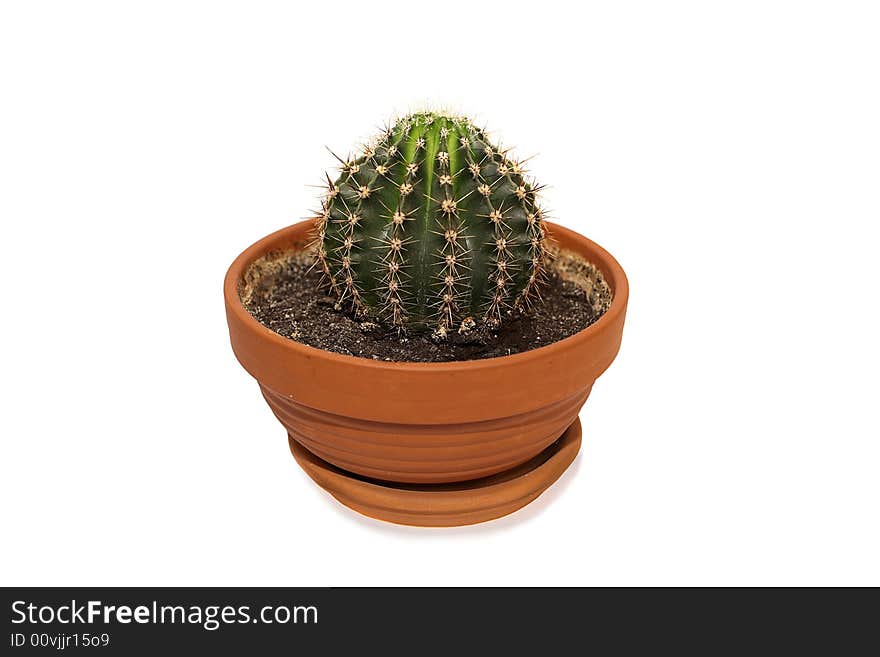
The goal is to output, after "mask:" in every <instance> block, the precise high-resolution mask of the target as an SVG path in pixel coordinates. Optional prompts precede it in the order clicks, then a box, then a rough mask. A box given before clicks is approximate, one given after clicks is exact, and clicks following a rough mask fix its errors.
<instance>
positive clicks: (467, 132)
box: [316, 112, 548, 337]
mask: <svg viewBox="0 0 880 657" xmlns="http://www.w3.org/2000/svg"><path fill="white" fill-rule="evenodd" d="M508 152H509V151H507V150H502V149H500V148H498V147H496V146H493V145H492V144H490V143H489V141H488V140H487V138H486V135H485V133H484V131H483V130H481V129H479V128H477V127H475V126H474V125H473V124H472V123H471V122H470V121H469V120H467V119H465V118H462V117H457V116H449V115H445V114H439V113H433V112H423V113H417V114H412V115H410V116H407V117H405V118H403V119H401V120H399V121H398V122H397V123H396V124H395V125H394V126H393V127H392V128H390V129H386V130H385V131H384V132H383V133H382V134H380V135H379V136H378V138H376V139H375V140H374V141H373V142H372V143H370V144H369V145H368V146H367V147H365V148H364V150H363V152H362V153H361V154H360V156H359V157H357V158H355V159H349V160H347V161H343V160H341V159H340V162H341V163H342V167H341V175H340V176H339V178H338V179H337V180H336V181H335V182H332V181H331V179H330V177H329V176H328V177H327V182H328V185H329V188H328V191H327V194H326V196H325V197H324V199H323V201H322V212H321V218H320V219H319V221H318V225H317V240H316V241H317V249H316V253H317V263H318V265H319V266H320V267H321V268H322V269H323V271H324V274H325V275H326V278H327V280H328V283H329V286H330V289H331V290H332V292H333V293H334V294H335V295H336V298H337V299H338V302H339V305H340V306H346V307H348V308H350V309H352V310H353V311H354V312H355V314H356V315H357V316H359V317H365V318H370V319H375V320H376V321H378V322H381V323H384V324H386V325H388V324H390V325H393V326H397V327H402V328H407V329H410V330H413V331H422V330H434V332H435V335H438V336H440V337H445V336H446V335H447V333H448V331H450V330H453V329H456V328H457V329H459V330H467V329H468V328H472V327H474V326H475V322H476V321H485V322H487V323H489V324H490V325H492V326H497V325H499V324H500V323H501V321H502V320H503V318H504V316H505V315H506V314H507V311H509V310H513V309H516V308H524V309H527V308H528V306H529V305H530V304H531V302H532V300H533V299H534V298H535V297H536V295H537V293H538V292H537V290H538V287H539V285H540V284H541V282H542V278H543V276H544V271H545V264H546V260H547V255H548V251H547V247H546V243H545V236H544V229H543V226H542V212H541V209H540V208H539V207H538V204H537V201H536V194H537V192H538V191H539V188H538V187H537V186H536V185H534V184H533V183H532V182H530V181H527V180H526V179H525V178H524V173H523V171H522V168H521V163H519V162H517V161H515V160H509V159H508V158H507V153H508Z"/></svg>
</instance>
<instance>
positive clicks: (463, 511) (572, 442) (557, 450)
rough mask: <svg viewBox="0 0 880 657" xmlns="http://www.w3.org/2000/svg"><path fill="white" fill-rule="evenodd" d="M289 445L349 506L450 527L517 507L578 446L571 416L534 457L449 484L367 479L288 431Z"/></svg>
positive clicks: (404, 521)
mask: <svg viewBox="0 0 880 657" xmlns="http://www.w3.org/2000/svg"><path fill="white" fill-rule="evenodd" d="M288 440H289V443H290V451H291V452H292V453H293V456H294V458H295V459H296V461H297V463H299V465H300V467H302V469H303V470H305V471H306V474H308V475H309V477H311V478H312V479H313V480H314V481H315V483H317V484H318V485H319V486H321V487H322V488H323V489H324V490H326V491H327V492H328V493H330V494H331V495H333V497H335V498H336V499H337V500H339V501H340V502H341V503H342V504H344V505H345V506H347V507H349V508H352V509H354V510H355V511H357V512H359V513H362V514H364V515H365V516H369V517H371V518H376V519H378V520H385V521H387V522H394V523H398V524H401V525H416V526H420V527H455V526H460V525H472V524H476V523H479V522H485V521H487V520H494V519H495V518H500V517H502V516H506V515H507V514H509V513H513V512H514V511H516V510H518V509H521V508H522V507H524V506H526V505H527V504H528V503H529V502H532V501H533V500H535V499H536V498H537V497H538V496H539V495H540V494H541V493H543V492H544V491H545V490H547V489H548V488H549V487H550V486H551V485H552V484H553V483H554V482H555V481H556V480H557V479H559V477H560V476H561V475H562V473H563V472H565V469H566V468H567V467H568V466H569V465H570V464H571V462H572V461H574V458H575V456H577V453H578V450H579V449H580V447H581V422H580V420H579V419H575V421H574V422H573V423H572V425H571V426H569V427H568V429H566V430H565V432H564V433H563V434H562V435H561V436H560V437H559V439H558V440H556V442H554V443H553V444H552V445H550V446H549V447H547V448H546V449H545V450H544V451H543V452H541V453H540V454H538V455H537V456H535V457H534V458H532V459H530V460H529V461H526V462H525V463H523V464H522V465H519V466H517V467H515V468H511V469H510V470H506V471H505V472H501V473H499V474H496V475H492V476H491V477H484V478H482V479H473V480H470V481H464V482H459V483H449V484H401V483H394V482H385V481H378V480H375V479H367V478H366V477H361V476H359V475H355V474H352V473H350V472H346V471H345V470H341V469H339V468H337V467H336V466H334V465H331V464H330V463H328V462H327V461H324V460H323V459H320V458H318V457H317V456H315V455H314V454H312V453H311V452H310V451H309V450H307V449H306V448H305V447H303V446H302V445H301V444H299V443H298V442H297V441H296V440H294V438H293V437H292V436H290V435H289V434H288Z"/></svg>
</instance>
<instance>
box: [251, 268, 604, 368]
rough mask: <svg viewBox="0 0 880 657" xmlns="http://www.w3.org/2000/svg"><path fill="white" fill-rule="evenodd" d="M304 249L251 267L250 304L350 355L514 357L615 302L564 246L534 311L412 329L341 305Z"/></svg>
mask: <svg viewBox="0 0 880 657" xmlns="http://www.w3.org/2000/svg"><path fill="white" fill-rule="evenodd" d="M311 264H312V257H311V255H309V254H307V253H303V252H294V251H289V252H284V253H273V254H269V255H267V256H266V257H264V258H261V259H260V260H258V261H257V262H255V263H254V264H253V265H251V267H250V269H249V270H248V272H247V274H246V276H245V281H244V282H243V284H242V288H241V298H242V302H243V303H244V305H245V307H246V308H247V309H248V311H249V312H250V313H251V315H253V316H254V317H255V318H256V319H257V320H258V321H259V322H260V323H261V324H263V325H264V326H267V327H268V328H270V329H272V330H273V331H275V332H276V333H278V334H279V335H282V336H284V337H286V338H290V339H292V340H296V341H298V342H302V343H303V344H307V345H309V346H312V347H317V348H318V349H324V350H326V351H333V352H336V353H339V354H346V355H348V356H359V357H361V358H372V359H375V360H387V361H397V362H435V363H436V362H445V361H455V360H475V359H480V358H493V357H496V356H508V355H510V354H515V353H519V352H522V351H528V350H530V349H536V348H537V347H543V346H546V345H548V344H552V343H553V342H557V341H559V340H562V339H563V338H567V337H569V336H571V335H574V334H575V333H577V332H578V331H581V330H583V329H585V328H587V327H588V326H589V325H590V324H592V323H594V322H595V321H596V320H597V319H599V317H601V316H602V314H603V313H604V312H605V311H606V310H607V309H608V307H609V306H610V305H611V289H610V288H609V287H608V284H607V283H606V282H605V279H604V277H603V276H602V274H601V273H600V272H599V271H598V270H597V269H596V268H595V267H594V266H593V265H592V264H590V263H588V262H586V261H584V260H583V259H581V258H580V257H578V256H576V255H574V254H572V253H569V252H566V251H562V252H559V253H558V254H557V257H556V259H555V260H554V261H553V263H552V264H551V265H550V268H549V272H548V273H549V276H548V282H547V285H546V286H545V287H544V288H542V289H541V297H542V299H543V300H542V301H538V302H537V303H535V304H533V307H532V310H531V312H529V313H527V314H526V313H523V312H520V311H512V312H510V313H509V314H508V316H507V317H506V318H504V321H503V323H502V325H501V326H500V327H499V328H497V329H490V328H489V327H488V326H485V325H481V324H480V323H477V326H476V328H474V329H472V330H471V331H469V332H467V333H464V334H462V333H459V332H456V331H451V332H450V333H449V335H448V337H447V338H446V340H445V341H437V340H435V339H433V338H432V337H431V334H430V333H426V334H418V335H407V334H405V333H403V334H402V333H399V332H398V330H397V329H395V328H386V327H383V326H379V325H377V324H374V323H372V322H368V321H363V320H357V319H354V318H352V317H351V316H350V315H348V314H346V313H345V312H343V311H341V310H337V309H336V308H335V305H336V300H335V299H334V298H333V297H330V296H328V295H327V294H326V290H325V289H324V287H323V286H322V284H321V274H320V272H319V271H318V270H317V269H311Z"/></svg>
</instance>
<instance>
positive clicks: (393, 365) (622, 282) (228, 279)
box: [223, 219, 629, 373]
mask: <svg viewBox="0 0 880 657" xmlns="http://www.w3.org/2000/svg"><path fill="white" fill-rule="evenodd" d="M306 223H309V224H313V223H314V219H306V220H305V221H299V222H297V223H295V224H292V225H290V226H286V227H284V228H281V229H280V230H276V231H274V232H272V233H270V234H269V235H266V236H265V237H263V238H261V239H259V240H257V241H256V242H254V243H253V244H251V245H250V246H249V247H248V248H247V249H245V250H244V251H242V252H241V253H240V254H239V255H238V257H237V258H236V259H235V260H234V261H233V262H232V264H231V265H230V266H229V269H228V270H227V271H226V276H225V277H224V280H223V295H224V297H225V298H226V307H227V310H228V311H230V312H232V313H234V314H235V316H236V317H237V318H238V319H239V320H240V321H242V322H244V323H245V324H247V325H249V327H251V328H252V330H255V331H257V333H258V334H259V335H260V336H261V337H262V338H263V339H265V340H268V341H270V342H272V343H274V344H275V345H277V346H278V347H280V348H282V349H287V350H290V351H292V352H294V353H298V354H301V355H303V356H306V357H312V358H322V359H326V360H330V361H335V362H338V363H340V364H349V365H357V366H359V367H364V368H367V369H372V370H380V371H386V372H422V373H424V372H449V371H462V370H466V371H479V370H487V369H494V368H498V367H505V366H507V365H509V364H513V363H519V362H525V361H527V360H531V359H535V358H544V357H547V356H551V355H553V354H556V353H558V352H561V351H565V350H567V349H570V348H571V347H574V346H576V345H577V344H578V343H579V342H582V341H585V340H588V339H589V336H590V335H591V334H593V333H596V332H598V331H601V330H602V329H603V328H604V326H605V325H606V324H610V323H611V322H613V321H614V320H615V319H616V318H617V317H618V316H619V315H620V314H621V313H623V312H624V311H625V309H626V307H627V302H628V300H629V283H628V281H627V278H626V274H625V273H624V271H623V267H621V266H620V263H618V262H617V260H616V259H615V258H614V256H612V255H611V254H610V253H609V252H608V251H606V250H605V249H603V248H602V247H601V246H599V245H598V244H596V243H595V242H593V241H592V240H591V239H589V238H587V237H584V236H583V235H581V234H580V233H578V232H576V231H573V230H571V229H569V228H565V227H564V226H560V225H559V224H555V223H552V222H549V221H545V222H544V225H545V227H546V228H547V232H548V235H549V237H550V238H551V239H552V238H553V237H554V236H555V235H560V234H564V235H566V237H568V238H569V239H570V240H571V241H578V242H586V243H587V246H588V247H589V250H590V251H591V252H592V253H594V254H596V255H598V256H599V257H598V260H599V261H598V262H592V264H594V265H596V266H597V267H598V268H599V270H600V271H601V272H602V274H603V275H604V276H605V279H606V280H607V281H608V283H609V285H610V287H611V290H612V293H613V295H614V296H613V298H612V300H611V306H609V308H608V310H606V311H605V313H604V314H603V315H602V316H601V317H600V318H599V319H598V320H596V322H594V323H593V324H591V325H590V326H588V327H587V328H585V329H582V330H580V331H578V332H577V333H575V334H574V335H570V336H569V337H567V338H563V339H562V340H557V341H556V342H553V343H551V344H548V345H543V346H541V347H535V348H534V349H529V350H528V351H523V352H520V353H517V354H510V355H509V356H494V357H492V358H479V359H474V360H455V361H447V362H442V363H417V362H408V361H403V362H400V361H384V360H373V359H371V358H362V357H360V356H347V355H345V354H338V353H335V352H332V351H326V350H324V349H319V348H317V347H312V346H310V345H306V344H303V343H301V342H297V341H296V340H292V339H290V338H286V337H284V336H282V335H279V334H278V333H276V332H275V331H273V330H272V329H270V328H268V327H267V326H264V325H263V324H261V323H260V322H259V321H257V319H256V318H255V317H254V316H253V315H251V314H250V313H249V312H248V311H247V308H245V307H244V304H243V303H242V301H241V297H240V296H239V292H238V284H239V281H240V280H241V279H242V277H243V275H244V273H245V272H246V271H247V268H248V267H249V266H250V265H251V264H252V263H253V262H255V261H256V260H257V259H259V258H260V257H262V256H264V255H265V254H266V253H268V252H269V251H271V250H272V249H270V248H268V245H269V244H270V243H272V242H274V241H276V240H277V239H278V238H279V237H280V236H282V235H284V234H286V233H288V232H292V231H294V230H295V229H296V228H298V227H300V226H302V225H303V224H306Z"/></svg>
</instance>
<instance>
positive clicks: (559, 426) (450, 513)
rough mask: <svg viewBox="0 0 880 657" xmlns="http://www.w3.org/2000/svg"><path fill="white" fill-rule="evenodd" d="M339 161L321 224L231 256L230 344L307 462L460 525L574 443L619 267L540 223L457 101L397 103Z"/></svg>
mask: <svg viewBox="0 0 880 657" xmlns="http://www.w3.org/2000/svg"><path fill="white" fill-rule="evenodd" d="M340 164H341V167H340V174H339V175H338V177H337V178H336V179H333V178H330V177H328V178H327V183H328V184H327V189H326V194H325V196H324V197H323V199H322V207H321V210H320V212H318V213H317V214H318V216H317V217H316V218H315V219H314V220H312V221H306V222H302V223H299V224H296V225H294V226H291V227H289V228H285V229H283V230H281V231H278V232H276V233H274V234H272V235H270V236H268V237H266V238H264V239H262V240H260V241H259V242H257V243H256V244H254V245H253V246H251V247H250V248H249V249H247V250H246V251H245V252H244V253H242V254H241V255H240V256H239V257H238V258H237V259H236V260H235V262H234V263H233V264H232V266H231V267H230V269H229V271H228V273H227V275H226V280H225V286H224V293H225V300H226V309H227V318H228V323H229V331H230V337H231V341H232V346H233V350H234V352H235V354H236V356H237V358H238V360H239V361H240V362H241V364H242V365H243V366H244V368H245V369H246V370H247V371H248V372H250V373H251V374H252V375H253V376H254V377H255V378H256V379H257V381H258V382H259V384H260V387H261V389H262V392H263V395H264V397H265V399H266V401H267V402H268V404H269V406H270V407H271V409H272V411H273V412H274V413H275V415H276V416H277V417H278V419H279V420H280V421H281V423H282V424H283V425H284V427H285V428H286V429H287V432H288V436H289V443H290V447H291V450H292V452H293V454H294V456H295V457H296V459H297V461H298V462H299V463H300V465H301V466H302V467H303V468H304V469H305V470H306V472H307V473H308V474H309V475H310V476H311V477H312V478H313V479H314V480H315V481H316V482H317V483H318V484H320V485H321V486H323V487H324V488H326V489H327V490H328V491H329V492H330V493H332V494H333V495H334V496H335V497H337V499H339V500H340V501H341V502H343V503H344V504H346V505H348V506H350V507H352V508H354V509H356V510H358V511H361V512H362V513H365V514H367V515H370V516H373V517H377V518H381V519H384V520H390V521H393V522H399V523H405V524H415V525H435V526H436V525H459V524H469V523H474V522H481V521H484V520H489V519H492V518H496V517H499V516H502V515H505V514H507V513H510V512H511V511H514V510H516V509H518V508H520V507H522V506H524V505H525V504H528V503H529V502H530V501H532V500H533V499H535V498H536V497H537V496H538V495H540V493H541V492H543V491H544V490H545V489H546V488H547V487H548V486H550V485H551V484H552V483H553V482H554V481H555V480H556V479H557V478H558V477H559V476H560V475H561V473H562V472H563V471H564V470H565V469H566V468H567V466H568V465H569V464H570V463H571V461H572V460H573V459H574V457H575V455H576V454H577V451H578V449H579V446H580V424H579V422H578V419H577V418H578V412H579V411H580V408H581V406H582V405H583V403H584V402H585V400H586V398H587V396H588V395H589V393H590V390H591V388H592V385H593V382H594V381H595V379H596V378H597V377H598V376H599V374H601V373H602V372H603V371H604V370H605V369H606V368H607V367H608V366H609V365H610V363H611V361H612V360H613V359H614V357H615V356H616V354H617V351H618V349H619V346H620V340H621V335H622V330H623V322H624V315H625V311H626V303H627V296H628V288H627V281H626V277H625V275H624V273H623V270H622V269H621V268H620V265H619V264H618V263H617V262H616V261H615V260H614V258H613V257H611V255H609V254H608V253H607V252H606V251H604V250H603V249H602V248H601V247H599V246H598V245H596V244H594V243H593V242H591V241H590V240H588V239H586V238H585V237H582V236H581V235H578V234H577V233H574V232H572V231H570V230H567V229H565V228H562V227H561V226H556V225H553V224H550V223H549V222H547V221H546V220H545V218H544V215H543V212H542V210H541V208H540V206H539V202H538V198H537V197H538V192H539V191H540V187H539V186H538V185H537V184H536V183H534V182H533V181H531V180H530V179H528V178H527V177H526V175H525V172H524V171H523V169H522V165H521V163H519V162H518V161H516V160H514V159H513V158H511V157H510V153H509V151H504V150H501V149H500V148H498V147H497V146H496V145H494V144H493V143H492V142H491V141H490V140H489V138H488V136H487V134H486V133H485V131H484V130H481V129H479V128H477V127H476V126H475V125H474V124H473V123H472V122H471V121H469V120H467V119H465V118H463V117H458V116H450V115H446V114H442V113H433V112H421V113H416V114H412V115H409V116H406V117H404V118H402V119H400V120H399V121H397V122H396V123H394V124H393V125H392V126H391V127H389V128H388V129H387V130H385V131H384V132H383V133H382V134H380V135H379V136H378V137H377V138H376V139H374V140H373V141H372V142H370V143H369V144H368V145H367V146H366V147H365V148H364V149H363V150H362V151H361V152H360V154H359V155H358V156H357V157H354V158H349V159H340ZM554 258H555V259H554ZM306 265H308V266H306ZM554 285H555V287H554ZM566 286H567V287H566ZM557 298H558V299H559V300H561V301H559V302H558V303H562V301H564V302H565V303H567V304H568V305H567V306H565V308H566V309H567V310H566V311H564V312H562V311H559V307H560V306H558V305H557V306H553V305H552V304H553V303H555V302H554V299H557ZM255 300H256V301H255ZM261 304H262V305H261ZM548 304H549V305H550V306H551V307H552V308H551V310H547V306H548ZM279 309H281V311H279ZM290 317H295V318H298V319H296V320H295V321H290ZM572 318H575V319H572ZM583 318H586V319H583ZM582 319H583V322H582V326H581V324H579V323H578V322H581V320H582ZM578 329H581V330H578ZM352 335H353V336H354V337H352ZM511 336H513V337H514V338H516V340H515V341H514V342H511V340H513V338H512V337H511ZM346 345H347V346H346ZM499 345H502V346H501V347H499ZM504 345H506V347H504ZM511 345H514V347H515V348H512V347H511ZM499 350H500V351H499ZM514 351H515V352H516V353H513V352H514ZM389 354H390V355H389ZM508 354H509V355H508ZM414 361H431V362H414Z"/></svg>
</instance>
